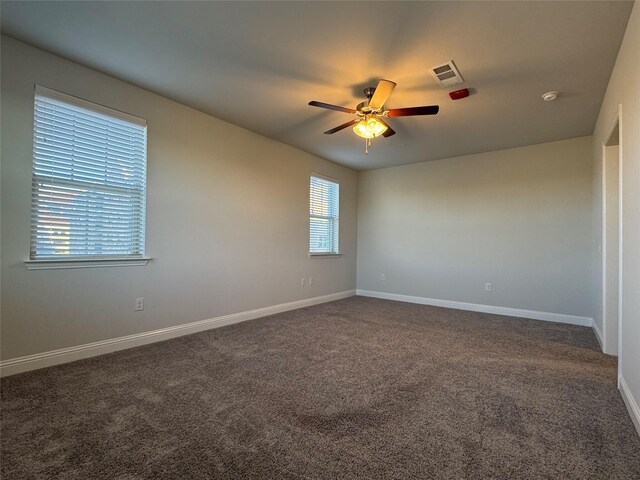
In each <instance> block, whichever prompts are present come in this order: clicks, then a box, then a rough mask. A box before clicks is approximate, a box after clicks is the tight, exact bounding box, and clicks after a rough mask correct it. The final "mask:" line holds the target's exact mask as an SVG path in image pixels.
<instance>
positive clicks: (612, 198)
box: [602, 119, 621, 355]
mask: <svg viewBox="0 0 640 480" xmlns="http://www.w3.org/2000/svg"><path fill="white" fill-rule="evenodd" d="M620 153H621V152H620V125H619V120H618V119H616V121H615V123H614V125H613V127H612V129H611V133H610V135H609V137H608V138H607V140H606V141H605V143H604V144H603V145H602V336H603V338H602V343H603V345H602V350H603V351H604V353H606V354H609V355H618V353H619V352H618V349H619V346H618V343H619V342H618V337H619V332H620V273H621V272H620V238H621V232H620V230H621V222H620V199H621V197H620V190H621V189H620V184H621V177H620Z"/></svg>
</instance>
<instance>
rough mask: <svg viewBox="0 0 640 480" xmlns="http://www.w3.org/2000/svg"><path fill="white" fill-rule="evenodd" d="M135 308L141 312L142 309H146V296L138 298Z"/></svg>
mask: <svg viewBox="0 0 640 480" xmlns="http://www.w3.org/2000/svg"><path fill="white" fill-rule="evenodd" d="M134 310H135V311H136V312H139V311H140V310H144V297H138V298H136V305H135V307H134Z"/></svg>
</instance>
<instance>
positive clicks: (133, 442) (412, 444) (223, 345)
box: [1, 297, 640, 480]
mask: <svg viewBox="0 0 640 480" xmlns="http://www.w3.org/2000/svg"><path fill="white" fill-rule="evenodd" d="M615 381H616V363H615V359H614V358H612V357H608V356H605V355H603V354H602V353H600V352H599V349H598V346H597V343H596V339H595V337H594V336H593V333H592V332H591V329H589V328H585V327H576V326H570V325H561V324H554V323H547V322H538V321H534V320H523V319H516V318H510V317H501V316H496V315H488V314H481V313H472V312H463V311H459V310H449V309H444V308H435V307H427V306H422V305H412V304H407V303H400V302H391V301H386V300H377V299H371V298H363V297H353V298H349V299H345V300H340V301H337V302H332V303H328V304H323V305H318V306H314V307H309V308H305V309H302V310H297V311H292V312H288V313H283V314H279V315H274V316H272V317H267V318H262V319H258V320H254V321H251V322H245V323H241V324H237V325H233V326H230V327H225V328H221V329H216V330H210V331H207V332H203V333H199V334H196V335H191V336H188V337H182V338H178V339H175V340H170V341H167V342H163V343H157V344H154V345H149V346H146V347H140V348H137V349H133V350H127V351H123V352H118V353H114V354H111V355H106V356H102V357H98V358H93V359H89V360H84V361H80V362H76V363H73V364H68V365H62V366H58V367H53V368H49V369H46V370H40V371H36V372H31V373H26V374H21V375H16V376H13V377H9V378H7V379H4V380H3V382H2V469H1V471H2V478H3V479H6V480H17V479H44V478H47V479H49V478H56V479H65V480H75V479H79V480H90V479H119V480H133V479H263V480H264V479H354V480H358V479H402V480H405V479H432V480H439V479H455V480H462V479H474V480H486V479H500V480H517V479H562V480H569V479H580V480H586V479H607V480H613V479H624V480H631V479H640V437H638V435H637V434H636V432H635V430H634V427H633V425H632V423H631V420H630V418H629V415H628V413H627V411H626V409H625V406H624V404H623V401H622V399H621V397H620V394H619V393H618V391H617V389H616V384H615Z"/></svg>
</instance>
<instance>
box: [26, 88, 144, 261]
mask: <svg viewBox="0 0 640 480" xmlns="http://www.w3.org/2000/svg"><path fill="white" fill-rule="evenodd" d="M33 139H34V140H33V153H34V154H33V177H32V208H31V251H30V258H31V260H36V261H37V260H54V259H59V260H65V259H67V260H77V259H87V260H88V259H109V258H111V259H114V258H132V259H134V258H142V257H143V256H144V235H145V197H146V166H147V153H146V150H147V126H146V121H144V120H141V119H139V118H137V117H133V116H131V115H128V114H126V113H122V112H118V111H116V110H111V109H109V108H106V107H102V106H100V105H96V104H93V103H90V102H87V101H85V100H81V99H78V98H75V97H71V96H69V95H65V94H63V93H59V92H56V91H53V90H49V89H46V88H43V87H40V86H37V87H36V93H35V107H34V135H33Z"/></svg>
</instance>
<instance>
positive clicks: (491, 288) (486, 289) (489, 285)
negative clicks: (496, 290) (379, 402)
mask: <svg viewBox="0 0 640 480" xmlns="http://www.w3.org/2000/svg"><path fill="white" fill-rule="evenodd" d="M492 290H493V285H491V284H490V283H485V284H484V291H485V292H491V291H492Z"/></svg>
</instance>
